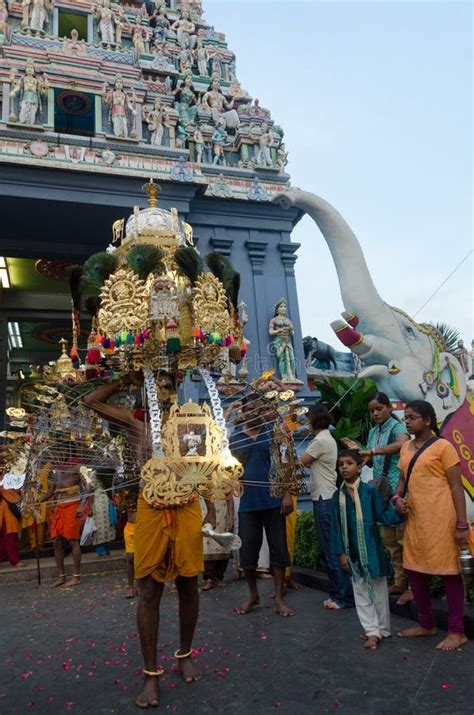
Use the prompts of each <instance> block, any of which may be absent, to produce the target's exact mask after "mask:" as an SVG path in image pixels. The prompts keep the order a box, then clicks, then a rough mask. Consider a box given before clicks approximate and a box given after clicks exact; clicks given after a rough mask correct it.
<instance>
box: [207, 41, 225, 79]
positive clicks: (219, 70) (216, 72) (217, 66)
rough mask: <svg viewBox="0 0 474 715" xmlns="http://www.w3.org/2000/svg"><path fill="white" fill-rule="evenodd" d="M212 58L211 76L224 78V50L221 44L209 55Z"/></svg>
mask: <svg viewBox="0 0 474 715" xmlns="http://www.w3.org/2000/svg"><path fill="white" fill-rule="evenodd" d="M209 56H210V58H211V76H212V77H219V79H222V78H223V76H224V73H223V69H224V65H223V62H222V60H223V57H222V52H221V48H220V47H219V45H217V47H216V48H215V50H214V52H213V53H212V54H210V55H209Z"/></svg>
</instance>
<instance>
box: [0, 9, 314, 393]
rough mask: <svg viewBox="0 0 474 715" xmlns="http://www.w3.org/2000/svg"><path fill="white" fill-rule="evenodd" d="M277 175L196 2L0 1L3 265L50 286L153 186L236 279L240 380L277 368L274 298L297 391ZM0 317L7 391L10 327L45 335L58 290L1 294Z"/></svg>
mask: <svg viewBox="0 0 474 715" xmlns="http://www.w3.org/2000/svg"><path fill="white" fill-rule="evenodd" d="M285 165H286V152H285V147H284V144H283V131H282V129H281V128H280V127H279V126H278V124H277V123H275V121H274V120H273V119H272V117H271V114H270V112H269V111H268V110H267V109H265V108H263V107H261V106H260V104H259V101H258V100H257V99H252V98H251V97H250V96H249V94H248V93H247V92H246V91H245V90H244V89H243V88H242V87H241V85H240V82H239V80H238V74H237V69H236V58H235V55H234V53H233V52H232V50H231V48H229V47H228V46H227V43H226V40H225V35H224V34H223V33H221V32H218V31H216V30H215V28H214V27H212V26H210V25H209V23H208V22H206V20H205V19H204V17H203V10H202V7H201V2H200V0H189V2H186V4H184V3H181V2H180V1H179V0H166V1H165V0H156V2H153V3H150V2H147V3H141V2H135V1H134V0H129V2H127V3H119V2H112V1H111V0H96V1H95V2H92V1H91V0H9V1H8V2H5V0H0V206H1V214H0V216H1V221H2V230H1V234H0V256H2V257H12V258H18V259H20V258H21V259H29V260H31V259H39V258H41V259H43V261H42V265H44V262H45V261H46V262H47V264H48V266H49V267H50V269H51V268H52V270H53V272H54V265H55V264H57V263H58V262H59V261H61V262H63V263H64V261H70V262H71V263H77V262H79V261H81V260H83V259H84V258H86V257H87V256H88V255H90V254H91V253H92V252H94V251H97V250H101V249H104V248H105V246H106V245H107V243H108V241H109V238H110V226H111V224H112V222H113V221H114V220H115V219H117V218H121V217H122V216H126V215H128V214H129V213H130V209H131V208H132V207H133V205H135V204H139V205H141V206H144V205H145V197H144V196H143V194H141V191H140V187H141V184H142V183H143V179H145V178H149V177H152V178H153V179H154V181H155V182H157V183H159V184H160V186H161V195H160V204H161V205H163V207H164V208H171V207H172V206H175V207H176V208H177V209H178V211H179V212H180V215H181V216H182V217H183V218H184V219H185V220H186V221H188V222H189V223H191V224H192V226H193V228H194V236H195V241H196V242H197V245H198V248H199V250H200V251H201V253H203V254H204V253H207V252H209V251H211V250H217V251H220V252H221V253H223V254H225V255H226V256H229V257H230V258H231V260H232V261H233V263H234V264H235V266H236V268H237V269H238V270H239V271H240V272H241V275H242V288H241V299H242V300H244V301H245V302H246V303H247V305H248V313H249V316H250V320H249V323H248V325H247V328H246V333H247V337H248V339H249V340H250V342H251V348H250V351H249V356H250V359H249V371H250V376H252V375H255V374H256V373H258V372H259V371H260V370H261V369H264V368H266V367H268V366H269V365H273V364H274V358H273V357H272V355H271V354H270V351H269V349H268V342H269V337H268V324H269V321H270V319H271V318H272V317H273V314H274V305H275V304H276V303H277V301H278V300H279V299H280V298H281V297H285V298H286V300H287V303H288V315H289V317H290V318H291V319H292V321H293V323H294V326H295V336H294V337H295V340H294V345H295V353H296V359H297V372H298V377H299V378H300V379H301V380H305V372H304V359H303V350H302V342H301V329H300V321H299V312H298V301H297V294H296V285H295V278H294V270H293V267H294V263H295V260H296V250H297V248H298V245H297V244H295V243H292V242H291V240H290V234H291V230H292V228H293V226H294V224H295V223H296V221H297V220H298V218H299V214H298V213H297V212H296V211H293V212H292V211H284V210H282V209H280V208H279V207H277V206H276V205H274V204H272V203H271V199H272V197H273V196H274V195H275V194H276V193H278V192H279V191H280V190H282V189H283V188H284V187H285V185H286V184H287V182H288V181H289V176H288V175H287V174H286V173H285ZM7 260H8V258H7ZM0 310H1V320H2V321H3V322H2V323H1V325H0V340H1V339H2V336H3V340H4V342H3V345H2V346H1V348H0V350H1V352H2V357H1V363H0V391H3V389H2V386H3V385H4V382H5V379H6V370H7V366H6V357H5V352H6V351H5V338H6V335H7V332H6V331H7V328H6V325H7V323H8V322H12V321H14V322H16V323H17V324H19V325H20V327H21V322H22V321H24V320H27V319H30V320H31V319H34V315H35V311H38V315H40V314H41V316H42V317H41V319H44V320H49V321H51V322H52V323H54V321H55V320H59V319H60V316H61V315H62V316H63V317H64V316H65V315H66V314H67V311H68V310H69V306H68V301H67V298H66V294H65V291H64V294H63V293H61V292H59V293H58V292H57V291H55V295H49V293H48V292H46V291H45V292H43V293H40V294H39V295H38V296H33V297H31V295H30V296H28V294H27V293H26V294H25V292H24V291H23V293H22V295H21V296H20V294H19V291H18V289H17V287H16V286H13V288H12V289H11V291H3V296H2V304H1V306H0ZM2 326H3V327H2ZM257 356H259V358H258V359H257Z"/></svg>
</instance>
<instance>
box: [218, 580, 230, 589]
mask: <svg viewBox="0 0 474 715" xmlns="http://www.w3.org/2000/svg"><path fill="white" fill-rule="evenodd" d="M216 586H217V588H225V587H226V586H227V584H226V582H225V581H224V579H222V581H216Z"/></svg>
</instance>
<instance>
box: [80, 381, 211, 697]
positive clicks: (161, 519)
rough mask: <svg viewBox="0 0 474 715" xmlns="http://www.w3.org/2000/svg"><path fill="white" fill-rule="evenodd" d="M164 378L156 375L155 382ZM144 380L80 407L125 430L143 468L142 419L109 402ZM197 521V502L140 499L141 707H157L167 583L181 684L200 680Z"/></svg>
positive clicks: (116, 385)
mask: <svg viewBox="0 0 474 715" xmlns="http://www.w3.org/2000/svg"><path fill="white" fill-rule="evenodd" d="M162 378H163V376H162V375H161V376H159V381H160V379H162ZM142 381H143V378H142V375H141V373H128V374H127V375H125V376H124V377H123V378H122V379H121V380H119V381H116V382H112V383H109V384H107V385H103V386H101V387H99V388H97V390H94V392H91V393H90V394H89V395H87V396H86V397H85V398H84V403H85V404H86V405H87V406H88V407H90V408H91V409H93V410H94V411H95V412H97V414H98V415H100V416H101V417H102V418H104V419H106V420H109V421H110V422H112V423H113V424H116V425H118V426H120V427H122V428H124V429H125V430H126V431H127V433H128V437H129V440H130V443H131V445H132V446H133V447H134V450H135V455H136V458H137V460H138V461H139V463H140V465H141V466H143V465H144V464H145V462H146V461H147V460H148V459H149V458H150V457H151V454H152V450H151V440H150V430H149V427H148V425H147V423H146V421H143V420H140V419H137V418H136V417H135V415H134V413H133V412H132V411H131V410H129V409H127V408H125V407H122V406H119V405H109V404H107V403H108V400H109V399H110V398H111V397H112V395H115V394H117V393H118V392H120V390H122V389H123V388H124V387H127V386H129V385H131V384H135V385H137V386H141V384H142ZM158 387H159V389H161V388H160V386H158ZM207 507H208V513H207V515H206V517H205V519H204V521H205V522H209V523H210V524H211V525H212V526H213V527H215V511H214V507H213V506H212V505H211V504H208V505H207ZM198 515H199V516H198ZM201 519H202V517H201V514H200V506H199V501H198V500H197V501H196V502H193V503H191V504H186V505H184V506H180V507H175V508H173V509H153V508H152V507H151V506H149V505H148V504H147V502H146V501H145V500H144V499H143V497H141V496H139V499H138V511H137V521H136V524H135V555H134V558H135V576H136V578H137V581H138V583H139V601H138V611H137V623H138V631H139V634H140V643H141V649H142V654H143V660H144V666H145V667H144V669H143V673H144V676H145V686H144V688H143V690H142V692H141V693H140V695H139V696H138V698H137V699H136V701H135V702H136V705H137V706H138V707H139V708H149V707H156V706H157V705H158V700H159V683H158V676H159V675H161V671H160V670H159V669H157V667H156V658H157V644H158V626H159V620H160V601H161V596H162V593H163V588H164V584H165V583H166V582H168V581H171V580H175V582H176V589H177V592H178V599H179V625H180V648H178V650H177V651H176V653H175V657H176V659H177V661H178V663H179V667H180V669H181V673H182V675H183V678H184V680H185V682H187V683H192V682H194V681H197V680H200V678H201V677H202V674H201V673H199V671H198V670H197V669H196V667H195V665H194V663H193V661H192V640H193V636H194V630H195V627H196V621H197V617H198V612H199V592H198V573H200V572H201V571H202V570H203V566H204V564H203V561H204V558H203V537H202V533H201V526H202V521H201ZM170 522H171V523H170ZM178 547H179V548H178Z"/></svg>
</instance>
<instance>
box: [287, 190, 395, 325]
mask: <svg viewBox="0 0 474 715" xmlns="http://www.w3.org/2000/svg"><path fill="white" fill-rule="evenodd" d="M295 193H296V196H295V204H296V206H298V207H299V208H301V209H303V210H304V211H305V212H306V213H307V214H309V216H311V218H312V219H313V221H314V222H315V223H316V224H317V226H318V227H319V229H320V231H321V233H322V234H323V236H324V238H325V239H326V243H327V244H328V247H329V250H330V251H331V254H332V257H333V260H334V265H335V266H336V271H337V275H338V278H339V286H340V290H341V295H342V300H343V303H344V307H345V308H346V310H347V311H350V312H351V313H352V314H354V315H356V316H357V315H359V316H361V318H362V319H363V320H364V321H365V320H368V321H370V323H371V325H374V324H375V323H376V324H381V325H382V324H383V323H385V324H386V323H387V319H388V315H387V313H388V312H389V308H388V306H387V305H386V304H385V303H384V301H383V300H382V298H381V297H380V295H379V294H378V292H377V289H376V288H375V285H374V283H373V281H372V276H371V275H370V272H369V269H368V267H367V263H366V261H365V258H364V254H363V252H362V249H361V246H360V244H359V241H358V240H357V237H356V236H355V234H354V233H353V231H352V229H351V228H350V226H349V225H348V224H347V223H346V221H345V220H344V218H343V217H342V216H341V214H340V213H339V212H338V211H336V209H335V208H334V207H333V206H331V204H329V203H328V202H327V201H325V200H324V199H322V198H321V197H320V196H316V195H315V194H312V193H309V192H307V191H300V190H296V192H295Z"/></svg>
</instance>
